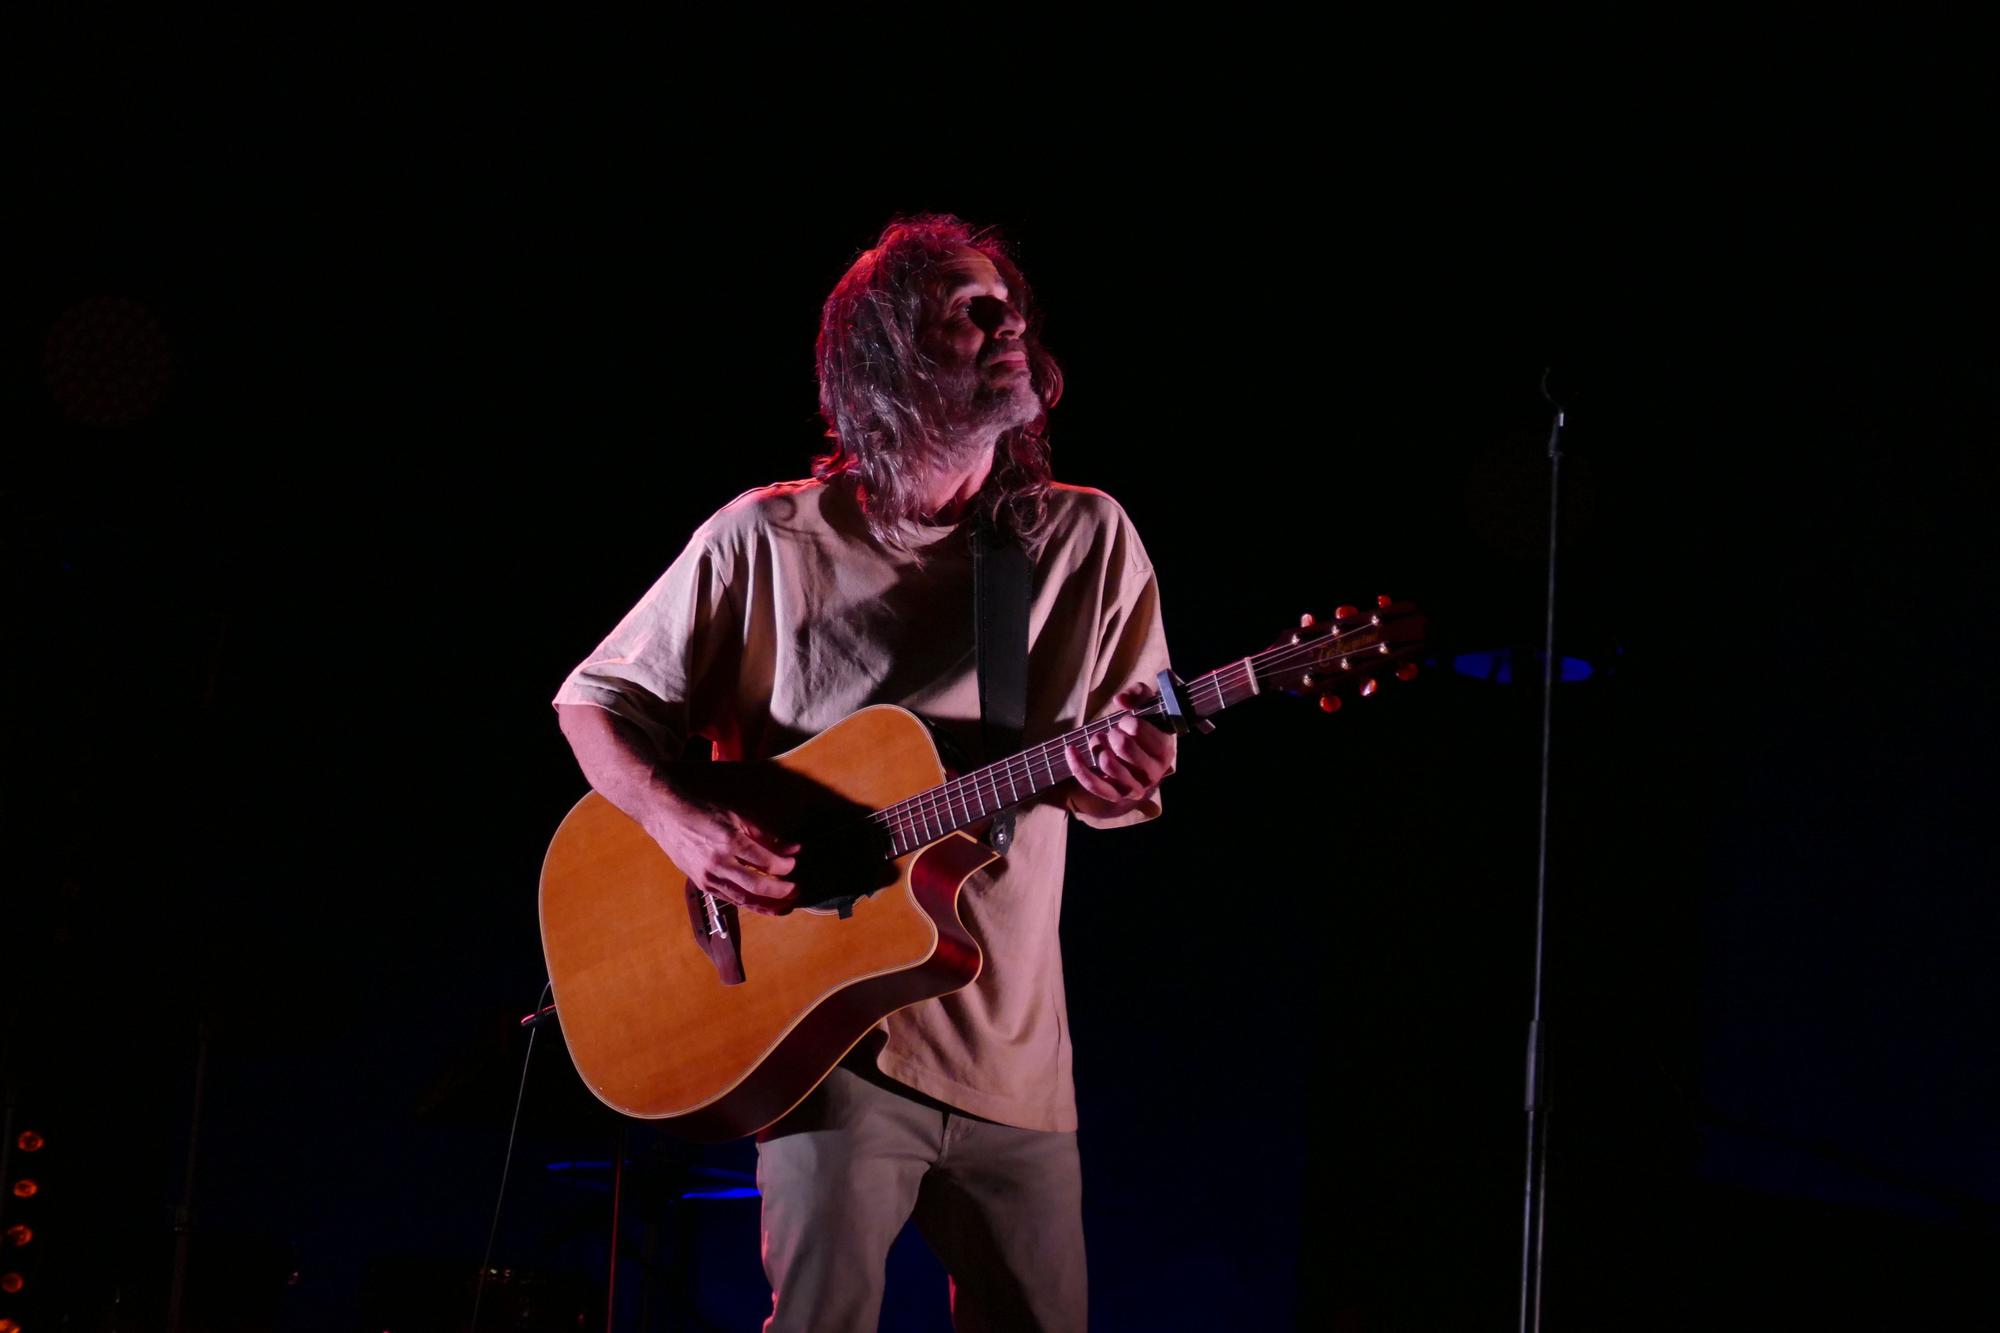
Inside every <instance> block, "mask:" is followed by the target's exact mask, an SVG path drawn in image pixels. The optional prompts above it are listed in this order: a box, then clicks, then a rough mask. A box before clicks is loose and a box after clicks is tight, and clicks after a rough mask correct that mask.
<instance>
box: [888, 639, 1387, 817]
mask: <svg viewBox="0 0 2000 1333" xmlns="http://www.w3.org/2000/svg"><path fill="white" fill-rule="evenodd" d="M1381 628H1382V622H1380V621H1379V620H1371V621H1370V622H1369V623H1368V624H1366V625H1358V626H1356V627H1355V628H1353V629H1351V630H1345V631H1336V632H1335V633H1333V634H1331V635H1323V636H1321V637H1319V638H1315V639H1309V640H1305V641H1303V642H1300V643H1297V644H1286V645H1281V646H1279V647H1277V648H1271V649H1266V650H1265V652H1263V653H1260V654H1256V655H1254V656H1253V657H1251V658H1248V659H1240V660H1238V661H1236V662H1232V663H1230V664H1229V665H1228V666H1226V667H1221V668H1218V669H1217V670H1215V671H1212V672H1210V673H1208V674H1207V675H1206V676H1202V677H1199V678H1198V679H1197V680H1195V681H1193V682H1191V683H1190V684H1189V686H1188V689H1189V693H1190V696H1191V698H1193V700H1194V702H1196V705H1197V709H1198V710H1199V707H1200V704H1201V702H1202V698H1201V697H1200V696H1208V695H1212V696H1213V702H1214V705H1215V707H1214V708H1213V709H1211V710H1210V711H1219V710H1220V709H1221V708H1224V707H1227V706H1228V703H1229V699H1230V696H1231V695H1232V693H1234V692H1235V691H1237V690H1240V689H1241V688H1243V687H1244V686H1246V685H1250V684H1252V683H1253V682H1254V680H1255V679H1256V677H1257V676H1258V675H1260V674H1267V673H1269V672H1271V671H1282V670H1284V669H1287V668H1289V667H1291V666H1295V665H1298V664H1300V663H1302V662H1305V661H1308V660H1311V659H1313V658H1316V657H1320V656H1323V655H1325V654H1326V650H1327V648H1328V647H1329V646H1330V645H1336V644H1338V643H1340V642H1341V641H1342V640H1343V639H1347V638H1350V637H1352V636H1354V635H1356V634H1362V633H1366V632H1368V631H1370V630H1377V629H1381ZM1388 644H1389V640H1387V639H1376V640H1374V641H1372V642H1370V643H1368V644H1366V645H1364V646H1362V647H1360V648H1355V649H1351V650H1349V651H1347V652H1344V653H1338V654H1335V655H1334V658H1333V660H1335V661H1337V662H1338V663H1339V664H1340V666H1341V667H1342V668H1346V667H1347V665H1348V664H1349V663H1350V662H1352V661H1353V660H1354V659H1356V658H1359V657H1363V656H1365V655H1368V654H1370V653H1381V652H1382V651H1383V649H1384V647H1386V646H1387V645H1388ZM1239 702H1240V700H1239ZM1165 711H1166V707H1165V705H1164V704H1162V703H1157V702H1156V703H1153V704H1149V705H1147V706H1146V707H1144V708H1142V709H1140V710H1139V711H1138V712H1136V713H1134V712H1132V711H1131V710H1126V711H1123V712H1120V713H1116V714H1113V715H1111V716H1109V717H1105V718H1101V719H1099V720H1098V721H1097V722H1093V723H1090V724H1088V725H1087V726H1084V727H1081V728H1079V729H1078V730H1076V731H1074V732H1071V733H1069V734H1068V735H1066V736H1062V737H1058V738H1056V739H1054V740H1051V741H1046V742H1044V743H1042V744H1041V745H1039V746H1036V747H1035V748H1034V749H1032V750H1028V751H1023V752H1022V753H1021V754H1018V755H1013V756H1010V757H1009V758H1007V759H1005V760H1002V761H999V762H997V763H994V764H991V765H988V766H986V767H985V768H981V769H976V770H974V771H973V772H971V773H967V774H964V775H961V776H960V777H957V778H954V779H952V780H951V781H950V782H946V783H943V784H941V785H940V786H937V787H933V788H931V789H929V790H928V791H925V792H921V793H918V794H917V795H915V796H911V797H906V798H905V799H903V800H901V801H898V802H896V803H895V804H893V805H889V806H885V807H884V808H883V809H881V810H877V811H872V812H870V814H869V815H868V816H867V820H868V822H870V823H873V824H876V825H878V826H882V827H884V828H885V829H887V830H889V831H891V832H892V835H893V836H904V835H907V836H908V837H909V838H912V839H914V838H921V839H923V841H926V842H928V841H933V840H935V838H936V837H942V836H943V834H944V833H946V832H950V831H951V830H952V829H953V828H955V827H962V826H963V824H967V823H971V822H974V821H975V820H977V819H980V818H984V817H985V815H986V814H987V813H990V812H989V811H987V809H986V794H987V793H988V792H991V793H992V795H993V797H994V799H996V800H999V799H1000V790H999V784H1000V782H1001V781H1003V780H1004V781H1005V782H1006V783H1007V786H1008V790H1009V793H1010V799H1008V800H1005V801H1002V802H1001V806H1000V807H997V808H1004V807H1005V806H1006V805H1010V804H1018V802H1019V800H1020V799H1021V798H1020V796H1019V789H1020V788H1021V787H1022V786H1024V785H1025V786H1026V787H1027V788H1028V793H1029V795H1030V796H1033V795H1036V794H1038V793H1039V792H1040V791H1041V790H1042V789H1043V788H1042V787H1041V786H1040V785H1038V779H1037V778H1036V775H1035V766H1036V763H1037V761H1039V763H1040V765H1041V767H1042V769H1043V770H1044V771H1045V772H1046V773H1047V774H1048V775H1049V782H1048V785H1050V786H1053V785H1055V783H1057V782H1060V781H1061V780H1062V776H1067V772H1066V770H1067V763H1066V761H1065V763H1064V766H1063V771H1062V773H1061V775H1060V776H1059V775H1058V768H1057V765H1056V762H1055V758H1056V756H1057V755H1061V754H1062V753H1063V751H1064V750H1066V749H1067V748H1068V746H1069V745H1070V744H1072V743H1075V742H1076V740H1078V739H1079V738H1080V739H1082V740H1084V741H1088V740H1089V739H1091V738H1093V737H1095V736H1097V735H1100V734H1102V733H1104V732H1106V731H1109V730H1110V729H1111V728H1112V727H1114V726H1116V725H1117V724H1118V722H1120V721H1121V720H1123V719H1124V718H1126V717H1133V716H1136V717H1152V716H1157V715H1159V714H1161V713H1164V712H1165ZM975 804H977V805H978V806H979V807H980V811H979V813H978V814H976V815H975V814H973V812H972V807H973V805H975ZM954 806H956V807H957V809H956V810H954V809H953V807H954ZM933 828H935V829H938V830H941V832H938V833H936V834H933V833H932V831H931V830H932V829H933ZM897 854H898V855H900V854H902V853H901V852H898V853H897Z"/></svg>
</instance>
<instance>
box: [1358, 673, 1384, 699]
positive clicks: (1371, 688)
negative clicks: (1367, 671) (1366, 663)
mask: <svg viewBox="0 0 2000 1333" xmlns="http://www.w3.org/2000/svg"><path fill="white" fill-rule="evenodd" d="M1381 688H1382V682H1381V681H1379V680H1377V679H1375V677H1373V676H1370V677H1368V679H1366V680H1364V681H1362V682H1361V697H1362V698H1364V699H1366V698H1367V697H1368V696H1369V695H1371V694H1373V693H1375V691H1377V690H1379V689H1381Z"/></svg>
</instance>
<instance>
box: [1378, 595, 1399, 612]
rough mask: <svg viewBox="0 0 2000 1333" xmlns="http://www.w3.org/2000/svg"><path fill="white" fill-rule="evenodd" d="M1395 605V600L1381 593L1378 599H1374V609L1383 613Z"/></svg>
mask: <svg viewBox="0 0 2000 1333" xmlns="http://www.w3.org/2000/svg"><path fill="white" fill-rule="evenodd" d="M1395 604H1396V599H1395V598H1393V597H1391V596H1390V595H1389V594H1388V593H1386V592H1385V593H1383V594H1382V595H1381V596H1380V597H1377V598H1376V599H1375V605H1376V607H1377V608H1379V609H1380V610H1383V611H1387V610H1388V609H1389V608H1390V607H1392V606H1394V605H1395Z"/></svg>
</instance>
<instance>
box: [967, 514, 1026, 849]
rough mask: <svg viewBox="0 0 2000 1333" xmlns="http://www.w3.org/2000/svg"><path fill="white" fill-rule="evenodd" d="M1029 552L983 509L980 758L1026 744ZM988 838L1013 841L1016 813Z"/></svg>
mask: <svg viewBox="0 0 2000 1333" xmlns="http://www.w3.org/2000/svg"><path fill="white" fill-rule="evenodd" d="M1030 573H1031V570H1030V568H1029V564H1028V553H1027V552H1026V551H1025V550H1023V549H1022V548H1021V544H1020V543H1019V542H1017V541H1015V540H1014V539H1013V538H1012V537H1010V536H1008V535H1007V534H1006V533H1004V532H1001V531H999V530H998V529H996V528H995V527H994V526H993V525H992V524H991V523H990V522H989V521H988V520H987V518H986V516H985V514H984V513H983V512H982V513H981V514H980V516H979V519H978V521H977V522H976V523H975V525H974V527H973V531H972V617H973V651H974V654H975V655H976V657H977V658H978V663H979V736H980V748H981V750H982V751H983V753H982V754H981V755H980V762H981V763H986V764H990V763H993V762H995V761H997V760H1000V759H1005V758H1006V757H1007V756H1009V755H1011V754H1014V753H1015V752H1016V751H1018V750H1019V749H1020V748H1021V744H1022V738H1021V732H1022V728H1023V726H1024V725H1025V724H1026V722H1027V718H1028V576H1029V574H1030ZM986 841H987V842H988V843H990V844H991V845H992V847H993V850H994V851H996V852H1005V851H1006V850H1007V849H1008V848H1009V847H1011V846H1013V844H1014V812H1013V811H1012V810H1002V811H1001V812H1000V813H999V814H997V815H995V816H993V823H992V826H991V827H990V828H989V829H988V830H987V833H986Z"/></svg>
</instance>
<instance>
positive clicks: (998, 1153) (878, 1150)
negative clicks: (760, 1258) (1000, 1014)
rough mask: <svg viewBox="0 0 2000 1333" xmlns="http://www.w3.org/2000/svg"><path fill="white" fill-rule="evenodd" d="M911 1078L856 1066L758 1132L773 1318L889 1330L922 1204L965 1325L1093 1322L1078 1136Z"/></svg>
mask: <svg viewBox="0 0 2000 1333" xmlns="http://www.w3.org/2000/svg"><path fill="white" fill-rule="evenodd" d="M871 1073H872V1071H871ZM897 1086H899V1085H895V1084H891V1083H890V1082H889V1081H888V1080H887V1079H885V1078H883V1077H882V1076H881V1075H880V1074H873V1075H872V1077H864V1076H863V1075H862V1074H859V1073H856V1072H855V1071H854V1070H853V1069H851V1068H848V1067H846V1066H843V1067H841V1068H838V1069H835V1070H834V1071H833V1073H832V1074H830V1075H829V1076H828V1077H827V1080H826V1082H824V1083H822V1084H821V1085H820V1086H819V1088H818V1089H817V1090H815V1091H814V1093H813V1095H812V1096H810V1097H808V1098H807V1099H806V1100H805V1101H804V1102H802V1103H800V1104H799V1106H798V1108H797V1109H796V1110H794V1111H793V1112H792V1113H791V1114H790V1115H788V1116H786V1117H785V1118H784V1119H783V1120H780V1121H779V1122H778V1123H777V1124H775V1125H773V1126H771V1128H769V1129H767V1130H765V1131H764V1133H763V1134H762V1135H761V1136H760V1137H759V1139H758V1141H757V1187H758V1189H760V1190H761V1191H762V1192H763V1195H764V1217H763V1226H764V1272H765V1274H766V1275H767V1276H769V1278H770V1279H771V1290H772V1313H771V1317H770V1319H769V1320H767V1321H766V1322H765V1324H764V1329H765V1333H875V1327H876V1321H877V1319H878V1317H879V1315H880V1312H881V1308H882V1270H883V1263H884V1261H885V1260H886V1259H887V1257H888V1254H889V1246H890V1243H891V1242H893V1241H894V1240H895V1239H896V1233H897V1232H898V1231H900V1230H901V1229H902V1226H903V1223H904V1221H905V1220H906V1219H909V1218H912V1217H914V1218H915V1219H916V1223H917V1229H918V1230H919V1231H921V1232H922V1233H923V1237H924V1239H925V1240H926V1241H928V1242H929V1243H930V1246H931V1248H932V1249H933V1250H935V1251H936V1252H937V1255H938V1258H940V1259H941V1260H943V1261H944V1266H945V1268H946V1270H947V1271H949V1272H950V1274H951V1318H952V1326H953V1327H954V1328H956V1329H957V1330H958V1331H959V1333H1023V1331H1039V1333H1082V1330H1083V1328H1084V1322H1085V1307H1086V1303H1087V1302H1086V1299H1085V1286H1084V1264H1083V1182H1082V1177H1081V1175H1080V1173H1079V1171H1078V1168H1077V1155H1076V1135H1075V1134H1059V1133H1049V1132H1044V1131H1041V1130H1033V1129H1016V1128H1014V1127H1013V1126H1011V1125H998V1124H994V1123H993V1122H992V1121H990V1120H981V1119H979V1118H978V1117H976V1116H969V1115H965V1114H962V1113H961V1112H958V1111H953V1110H951V1109H950V1108H948V1107H945V1106H943V1105H942V1104H940V1103H938V1102H934V1101H931V1100H930V1099H929V1098H926V1097H923V1096H921V1095H919V1094H917V1093H915V1092H912V1091H910V1090H908V1089H903V1090H902V1091H900V1092H898V1091H894V1090H893V1089H894V1088H896V1087H897Z"/></svg>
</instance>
